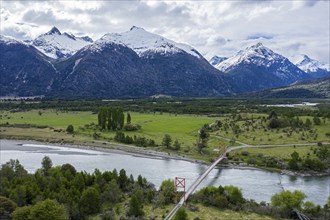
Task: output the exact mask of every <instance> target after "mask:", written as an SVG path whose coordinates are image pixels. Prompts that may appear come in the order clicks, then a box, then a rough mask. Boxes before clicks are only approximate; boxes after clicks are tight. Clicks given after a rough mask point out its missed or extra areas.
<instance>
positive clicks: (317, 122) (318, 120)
mask: <svg viewBox="0 0 330 220" xmlns="http://www.w3.org/2000/svg"><path fill="white" fill-rule="evenodd" d="M313 122H314V124H315V125H320V124H321V120H320V118H319V117H317V116H314V117H313Z"/></svg>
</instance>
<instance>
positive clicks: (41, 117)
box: [0, 110, 330, 161]
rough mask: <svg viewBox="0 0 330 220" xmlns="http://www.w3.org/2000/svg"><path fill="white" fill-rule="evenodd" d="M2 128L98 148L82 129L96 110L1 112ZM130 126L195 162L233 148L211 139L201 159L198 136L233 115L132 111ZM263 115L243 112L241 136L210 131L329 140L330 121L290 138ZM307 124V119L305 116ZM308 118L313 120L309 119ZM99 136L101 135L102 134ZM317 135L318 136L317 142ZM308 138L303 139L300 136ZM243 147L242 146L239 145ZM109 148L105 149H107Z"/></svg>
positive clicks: (4, 132) (3, 133)
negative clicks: (266, 124)
mask: <svg viewBox="0 0 330 220" xmlns="http://www.w3.org/2000/svg"><path fill="white" fill-rule="evenodd" d="M0 115H1V124H6V123H9V124H10V125H13V124H35V125H44V126H48V127H49V128H44V129H40V128H19V127H0V137H1V138H5V137H12V138H15V137H17V138H24V139H34V140H39V141H49V142H52V141H53V142H66V143H74V144H85V145H88V144H93V145H96V144H95V142H94V141H95V140H94V138H93V137H92V135H93V133H94V132H95V130H91V129H87V130H86V129H84V130H82V129H80V127H83V126H84V125H86V124H90V123H95V124H96V123H97V114H93V113H92V112H61V111H56V110H32V111H26V112H15V113H14V112H0ZM131 116H132V123H136V124H140V125H141V126H142V129H141V130H139V131H135V132H125V134H127V135H129V136H134V135H136V136H144V137H146V138H148V139H153V140H155V141H156V144H158V145H161V142H162V138H163V136H164V134H169V135H170V136H171V137H172V140H173V142H174V141H175V140H178V141H179V142H180V143H181V150H180V151H176V152H175V153H177V154H179V155H184V156H187V157H192V158H195V159H201V160H205V161H210V160H212V159H214V158H215V157H216V156H217V154H216V153H215V152H213V149H215V148H217V146H218V145H219V143H220V142H222V143H224V144H227V145H228V144H229V141H228V140H225V139H221V138H216V137H211V138H210V139H209V143H208V145H209V147H208V148H205V149H204V153H205V154H204V155H200V154H199V153H198V152H197V149H196V147H195V146H196V140H197V132H198V130H199V129H200V128H201V127H202V126H203V125H204V124H210V123H212V122H214V121H215V120H221V121H222V122H224V123H226V122H227V123H230V122H231V121H233V119H232V118H231V117H230V116H223V117H219V118H211V117H207V116H197V115H175V114H168V113H164V114H160V113H155V114H153V113H151V114H148V113H137V112H131ZM264 116H266V115H264V114H253V115H252V114H242V120H241V121H240V120H238V121H236V122H235V123H236V124H238V125H239V126H240V128H241V130H242V132H241V133H240V134H239V135H238V136H237V135H235V134H234V133H233V131H232V130H231V129H227V131H224V130H219V131H214V132H212V135H219V136H221V137H225V138H227V139H231V138H235V139H236V140H237V141H241V142H243V143H247V144H253V145H258V144H295V143H310V142H314V143H315V142H319V141H323V142H324V141H329V138H328V137H327V136H326V135H325V134H326V133H329V132H330V131H329V129H330V122H329V120H328V119H326V120H322V124H321V125H318V126H315V125H313V134H310V133H308V132H306V131H299V130H297V131H295V132H293V133H292V135H291V136H290V137H288V136H287V133H286V132H285V131H283V129H263V128H262V123H261V122H258V121H257V118H261V117H264ZM249 118H254V119H255V121H256V122H255V123H259V124H258V125H255V129H251V128H250V129H247V126H246V125H244V123H245V121H244V119H249ZM302 119H303V120H306V119H307V116H306V117H302ZM310 119H312V118H311V117H310ZM69 124H72V125H73V126H74V128H75V131H76V133H75V135H74V136H73V135H70V134H66V133H65V132H54V130H53V129H51V128H55V129H63V130H65V129H66V127H67V126H68V125H69ZM98 132H99V131H98ZM315 133H317V134H318V135H317V138H315ZM114 135H115V132H110V131H104V132H102V133H101V138H100V140H99V141H102V140H103V141H108V140H112V141H113V137H114ZM302 135H304V136H303V137H304V138H303V139H302V138H301V137H302ZM235 145H239V143H237V142H236V143H235ZM104 147H106V146H104ZM153 149H154V150H158V151H167V152H171V151H169V150H167V149H165V148H164V147H162V146H159V147H156V148H153ZM309 149H310V147H296V148H293V147H274V148H262V149H260V148H258V149H256V148H252V149H244V150H240V151H238V152H237V153H235V154H240V153H241V151H248V152H250V153H251V154H256V155H257V154H259V153H262V154H263V155H265V156H275V157H278V158H283V159H287V158H288V157H290V155H291V153H292V152H293V151H294V150H296V151H297V152H298V153H299V154H300V155H301V156H306V155H307V153H310V150H309Z"/></svg>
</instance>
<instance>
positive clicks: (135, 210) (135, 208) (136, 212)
mask: <svg viewBox="0 0 330 220" xmlns="http://www.w3.org/2000/svg"><path fill="white" fill-rule="evenodd" d="M138 194H139V192H135V193H134V194H133V195H132V197H131V200H130V202H129V210H128V215H129V216H134V217H139V216H143V215H144V212H143V206H142V201H141V199H140V198H139V197H140V196H139V195H138Z"/></svg>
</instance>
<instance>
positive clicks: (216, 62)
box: [209, 56, 228, 66]
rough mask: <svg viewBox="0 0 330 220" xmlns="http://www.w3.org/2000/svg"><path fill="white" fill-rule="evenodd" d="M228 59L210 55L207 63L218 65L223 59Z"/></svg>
mask: <svg viewBox="0 0 330 220" xmlns="http://www.w3.org/2000/svg"><path fill="white" fill-rule="evenodd" d="M226 59H228V57H219V56H214V57H212V58H211V59H210V60H209V63H210V64H211V65H212V66H216V65H218V64H219V63H221V62H223V61H224V60H226Z"/></svg>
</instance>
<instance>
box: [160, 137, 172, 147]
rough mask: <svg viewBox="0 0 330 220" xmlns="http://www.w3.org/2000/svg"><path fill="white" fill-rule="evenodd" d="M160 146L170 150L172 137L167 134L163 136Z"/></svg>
mask: <svg viewBox="0 0 330 220" xmlns="http://www.w3.org/2000/svg"><path fill="white" fill-rule="evenodd" d="M162 145H163V146H165V147H166V148H167V149H170V148H171V145H172V137H171V136H170V135H169V134H165V135H164V137H163V141H162Z"/></svg>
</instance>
